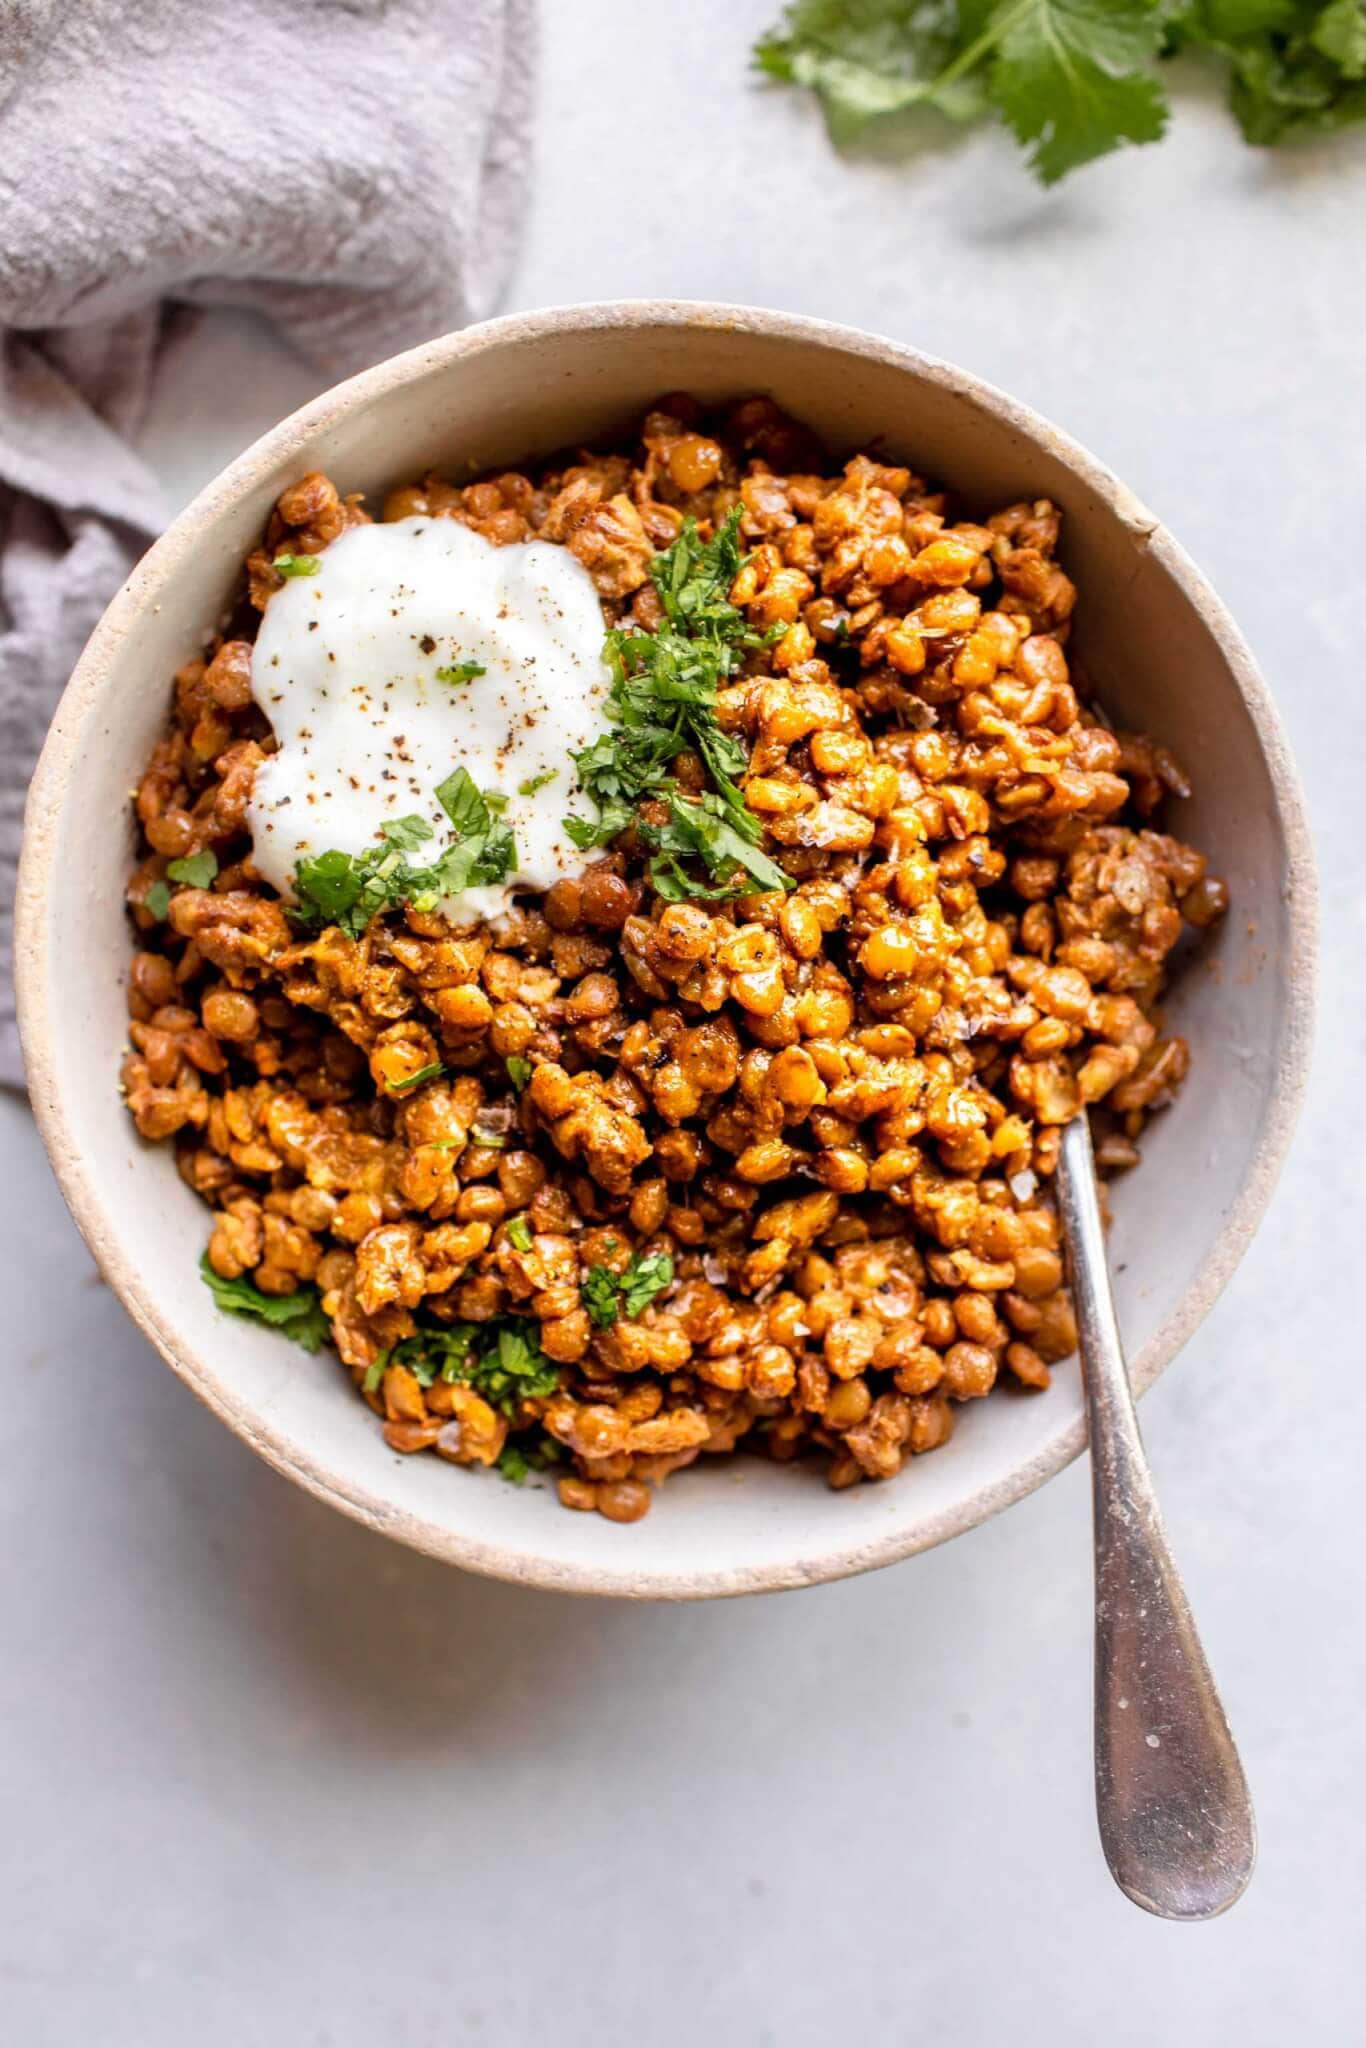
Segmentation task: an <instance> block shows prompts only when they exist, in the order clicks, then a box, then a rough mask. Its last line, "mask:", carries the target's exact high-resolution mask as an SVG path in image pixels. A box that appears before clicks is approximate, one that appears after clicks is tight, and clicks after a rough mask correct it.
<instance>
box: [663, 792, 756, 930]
mask: <svg viewBox="0 0 1366 2048" xmlns="http://www.w3.org/2000/svg"><path fill="white" fill-rule="evenodd" d="M668 803H669V819H668V823H667V824H664V825H642V826H641V837H642V839H643V840H644V841H645V843H646V845H647V846H650V847H652V848H654V850H655V858H654V859H653V860H652V861H651V862H650V885H651V887H652V888H653V889H654V890H655V892H656V894H658V895H660V896H662V897H663V898H664V900H665V902H666V903H679V902H682V901H683V900H684V898H686V897H705V898H707V899H709V900H711V901H715V900H716V899H717V898H719V897H726V896H753V895H756V894H758V893H760V892H763V891H768V890H773V889H790V888H791V887H792V880H791V877H790V876H788V875H786V874H785V873H784V872H783V870H782V869H781V868H780V867H779V866H778V864H777V862H776V861H773V860H770V859H769V857H768V855H767V854H766V853H763V852H761V850H760V849H759V847H758V846H757V845H756V844H755V839H756V837H757V834H758V820H757V819H756V818H754V817H753V813H752V812H749V811H744V812H739V813H737V811H736V809H735V807H734V806H733V805H728V804H726V803H724V802H722V800H721V799H720V798H719V797H714V796H710V795H703V796H700V797H685V796H681V795H680V794H679V793H678V792H677V791H676V790H671V791H670V792H669V798H668ZM750 820H752V826H751V824H750V822H748V821H750ZM694 858H696V859H700V860H701V861H702V862H703V863H704V865H705V867H706V870H707V873H708V875H709V876H711V877H712V880H710V881H701V880H699V879H698V878H697V877H696V876H695V875H693V874H691V873H690V872H689V871H688V870H687V869H686V868H684V867H683V866H682V865H681V862H682V860H690V859H694ZM737 871H738V877H739V878H737Z"/></svg>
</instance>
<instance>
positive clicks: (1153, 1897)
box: [1057, 1112, 1257, 1920]
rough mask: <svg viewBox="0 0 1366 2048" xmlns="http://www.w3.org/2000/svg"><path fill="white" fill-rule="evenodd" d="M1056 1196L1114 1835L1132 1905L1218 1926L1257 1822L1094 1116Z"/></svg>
mask: <svg viewBox="0 0 1366 2048" xmlns="http://www.w3.org/2000/svg"><path fill="white" fill-rule="evenodd" d="M1057 1189H1058V1204H1059V1208H1060V1210H1061V1213H1062V1222H1063V1230H1064V1233H1065V1235H1066V1238H1067V1249H1068V1255H1069V1261H1070V1265H1071V1277H1072V1290H1073V1296H1074V1299H1075V1302H1076V1310H1077V1326H1078V1330H1079V1333H1080V1340H1081V1357H1082V1368H1083V1372H1084V1376H1085V1381H1086V1405H1087V1411H1088V1415H1089V1419H1090V1430H1091V1491H1092V1501H1093V1508H1094V1525H1095V1549H1096V1672H1095V1684H1096V1697H1095V1716H1096V1720H1095V1740H1096V1812H1097V1816H1098V1818H1099V1821H1100V1838H1101V1844H1102V1846H1103V1848H1104V1850H1105V1860H1106V1862H1107V1863H1108V1864H1109V1866H1110V1872H1111V1875H1112V1876H1113V1878H1114V1880H1115V1882H1116V1884H1117V1885H1118V1886H1119V1887H1120V1889H1121V1891H1124V1892H1127V1894H1128V1896H1129V1897H1130V1898H1131V1899H1132V1900H1133V1901H1134V1903H1135V1905H1138V1906H1142V1907H1143V1908H1144V1909H1145V1910H1146V1911H1147V1912H1149V1913H1156V1914H1159V1915H1160V1916H1161V1917H1162V1918H1163V1919H1166V1920H1208V1919H1212V1918H1213V1917H1214V1915H1215V1914H1216V1913H1222V1912H1224V1911H1225V1910H1226V1909H1227V1908H1228V1907H1229V1906H1231V1905H1232V1904H1233V1903H1234V1901H1235V1899H1237V1898H1239V1897H1240V1896H1241V1894H1242V1892H1243V1890H1244V1889H1245V1887H1246V1885H1247V1882H1248V1879H1249V1878H1250V1877H1251V1875H1252V1865H1253V1861H1254V1859H1255V1857H1256V1853H1257V1833H1256V1824H1255V1822H1254V1820H1253V1815H1252V1802H1251V1800H1250V1798H1249V1796H1248V1789H1247V1780H1246V1778H1245V1777H1244V1776H1243V1767H1242V1764H1241V1763H1240V1762H1239V1760H1238V1752H1237V1750H1236V1749H1235V1747H1234V1744H1233V1737H1232V1736H1231V1735H1230V1733H1229V1727H1228V1722H1227V1721H1226V1720H1225V1718H1224V1710H1223V1707H1222V1706H1221V1705H1220V1701H1219V1695H1218V1693H1217V1691H1216V1690H1215V1685H1214V1680H1213V1678H1212V1677H1211V1675H1210V1669H1209V1665H1208V1664H1207V1663H1206V1662H1205V1653H1204V1651H1203V1650H1202V1649H1201V1647H1200V1638H1199V1636H1198V1635H1197V1634H1196V1630H1195V1623H1194V1621H1193V1620H1192V1618H1191V1611H1190V1607H1189V1604H1188V1603H1187V1600H1186V1594H1185V1589H1184V1587H1183V1586H1182V1584H1181V1579H1180V1576H1179V1574H1178V1572H1177V1569H1176V1566H1175V1564H1174V1563H1173V1562H1172V1556H1171V1552H1170V1550H1169V1549H1168V1547H1167V1537H1166V1531H1165V1530H1164V1528H1163V1526H1162V1514H1161V1510H1160V1509H1159V1507H1158V1505H1157V1496H1156V1494H1155V1493H1154V1492H1153V1484H1152V1479H1151V1476H1150V1474H1149V1471H1148V1461H1147V1457H1146V1455H1145V1453H1144V1449H1143V1439H1142V1437H1141V1436H1140V1435H1139V1429H1138V1417H1137V1415H1136V1414H1135V1412H1134V1403H1133V1396H1132V1393H1131V1392H1130V1388H1129V1374H1128V1368H1127V1367H1126V1365H1125V1363H1124V1350H1123V1347H1122V1345H1121V1343H1120V1337H1119V1325H1118V1323H1117V1322H1116V1320H1115V1305H1114V1300H1113V1297H1112V1295H1111V1293H1110V1276H1109V1270H1108V1268H1107V1266H1106V1263H1105V1240H1104V1234H1103V1231H1102V1226H1101V1217H1100V1201H1099V1197H1098V1194H1097V1189H1096V1173H1095V1159H1094V1156H1093V1154H1092V1151H1091V1131H1090V1126H1089V1124H1088V1122H1087V1119H1086V1115H1085V1112H1083V1113H1082V1114H1081V1115H1080V1116H1078V1117H1074V1118H1073V1120H1072V1122H1071V1123H1070V1124H1067V1125H1066V1126H1065V1127H1064V1129H1063V1134H1062V1153H1061V1157H1060V1159H1059V1163H1058V1176H1057Z"/></svg>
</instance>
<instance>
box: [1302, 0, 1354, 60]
mask: <svg viewBox="0 0 1366 2048" xmlns="http://www.w3.org/2000/svg"><path fill="white" fill-rule="evenodd" d="M1309 40H1310V42H1311V43H1312V44H1313V45H1314V48H1315V49H1316V50H1319V51H1321V52H1322V54H1323V55H1324V56H1325V57H1327V58H1329V59H1330V61H1331V62H1332V63H1334V64H1336V65H1337V68H1338V70H1339V71H1340V72H1341V73H1342V75H1343V77H1344V78H1352V79H1356V78H1366V0H1333V4H1332V6H1331V7H1325V8H1324V10H1323V12H1322V14H1321V15H1320V16H1319V18H1318V20H1317V22H1315V24H1314V27H1313V30H1312V31H1311V33H1310V37H1309Z"/></svg>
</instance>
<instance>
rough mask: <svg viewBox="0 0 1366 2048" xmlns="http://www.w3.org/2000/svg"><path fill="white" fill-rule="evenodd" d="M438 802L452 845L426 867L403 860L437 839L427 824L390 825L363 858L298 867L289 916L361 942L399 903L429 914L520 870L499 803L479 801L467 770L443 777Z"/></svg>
mask: <svg viewBox="0 0 1366 2048" xmlns="http://www.w3.org/2000/svg"><path fill="white" fill-rule="evenodd" d="M436 796H437V801H438V802H439V803H440V805H441V808H442V809H443V810H444V811H445V813H446V816H447V817H448V818H449V819H450V821H451V827H452V830H453V831H454V833H455V839H454V841H453V843H452V844H451V845H449V846H447V847H446V849H445V851H444V852H443V853H441V854H439V855H438V856H437V858H436V859H435V860H434V861H432V862H431V864H430V865H429V866H427V867H417V866H414V865H413V864H412V862H411V861H410V860H409V859H408V855H409V854H410V853H413V852H415V851H416V849H417V848H418V847H419V846H422V845H425V844H426V842H427V841H428V840H429V839H431V838H433V837H434V834H433V832H432V828H431V826H430V825H429V824H428V823H427V820H426V819H425V818H422V817H418V816H416V815H413V816H410V817H406V818H392V819H390V820H389V822H388V823H387V824H386V825H383V826H381V828H380V837H379V841H378V843H377V844H376V845H374V846H371V847H367V848H366V850H365V852H364V853H354V854H353V853H342V852H339V851H333V852H330V853H320V854H316V855H314V856H312V857H311V858H309V859H307V860H301V861H300V862H299V865H298V867H297V868H296V869H295V871H294V889H295V893H296V895H297V896H298V898H299V902H298V905H297V906H296V908H295V910H294V916H295V917H296V918H297V919H298V920H299V921H300V922H301V923H303V924H314V925H318V924H336V925H340V926H341V928H342V930H343V931H344V932H348V933H349V934H350V936H351V937H352V938H353V939H358V938H359V937H360V935H361V933H362V932H363V931H364V930H365V928H366V926H367V925H368V924H369V922H370V920H371V918H373V917H376V916H378V915H379V913H380V912H381V911H384V910H389V909H392V908H393V907H394V906H395V905H397V904H400V903H411V904H412V906H413V908H414V909H415V910H420V911H430V910H434V909H435V908H436V906H437V904H438V903H439V902H440V901H441V900H442V898H443V897H446V896H458V895H459V894H460V892H461V891H462V890H463V889H467V888H469V887H471V886H473V885H478V884H481V883H488V882H502V881H505V880H506V879H507V877H508V876H509V875H510V874H511V873H512V871H513V869H514V868H515V867H516V865H517V842H516V840H515V839H514V838H513V836H512V834H511V832H510V831H509V830H508V828H507V826H506V825H503V824H500V823H499V822H498V820H497V818H496V816H495V815H494V813H495V811H496V810H497V809H498V808H499V807H500V804H501V801H502V800H501V799H498V798H496V796H495V797H494V798H490V799H486V798H485V797H484V796H482V795H481V794H480V792H479V790H478V788H477V787H476V785H475V782H474V780H473V778H472V777H471V776H470V774H469V773H468V771H467V770H466V769H464V768H457V769H456V770H455V773H454V774H453V775H448V776H447V778H446V780H445V781H444V782H443V783H441V784H440V786H439V787H438V789H437V791H436Z"/></svg>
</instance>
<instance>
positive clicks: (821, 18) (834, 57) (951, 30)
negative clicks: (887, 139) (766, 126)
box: [754, 0, 988, 146]
mask: <svg viewBox="0 0 1366 2048" xmlns="http://www.w3.org/2000/svg"><path fill="white" fill-rule="evenodd" d="M986 11H988V10H986V9H984V8H982V7H981V6H979V7H978V8H977V9H976V10H975V13H976V14H977V15H981V14H983V13H984V12H986ZM973 12H974V10H971V9H964V8H956V7H954V6H953V5H952V4H949V5H944V4H939V5H916V4H915V0H909V4H908V0H796V4H795V5H793V6H790V7H789V8H788V9H787V10H786V13H785V14H784V16H783V19H782V22H781V23H780V24H779V26H778V27H776V28H774V29H771V30H770V31H769V33H768V34H767V35H766V36H764V37H763V38H762V39H761V40H760V42H759V43H758V44H757V45H756V46H755V51H754V59H755V63H756V64H757V65H758V68H759V69H760V70H761V71H763V72H766V73H767V75H768V76H769V77H770V78H774V79H777V80H779V81H780V82H782V83H784V84H788V85H802V86H808V87H809V88H810V89H811V90H812V91H814V92H815V93H817V94H818V95H819V97H820V102H821V109H822V112H823V113H824V115H825V121H826V126H827V128H828V129H829V131H830V139H831V141H832V142H834V143H836V144H838V145H841V146H843V145H845V144H847V143H850V142H852V141H854V140H855V139H856V137H857V136H858V135H859V133H860V132H861V130H862V129H863V128H864V127H866V125H867V123H868V122H869V121H872V120H876V119H877V118H879V117H880V116H882V115H886V114H899V113H904V112H905V111H906V110H907V109H908V108H911V107H917V106H924V105H929V106H933V107H934V108H935V109H936V110H937V111H938V112H939V113H941V114H944V115H947V116H948V118H949V119H950V120H955V121H968V120H971V119H973V118H974V116H976V115H978V114H980V113H982V112H983V110H984V108H985V106H986V95H985V93H984V91H983V89H982V82H981V80H980V78H978V77H974V76H973V75H972V74H971V72H970V71H969V72H966V73H965V74H964V75H961V76H953V77H949V78H948V79H947V80H946V79H945V77H944V74H945V73H946V72H947V71H948V69H949V67H950V64H951V63H952V61H953V59H954V58H955V56H956V55H957V54H958V52H959V49H960V47H961V44H962V40H963V37H964V36H965V35H966V36H968V37H969V39H970V38H971V36H972V35H973V34H975V33H976V28H975V27H974V25H973V22H972V20H971V19H969V20H966V21H965V20H962V19H961V17H962V16H964V15H965V14H966V15H968V16H972V15H973ZM979 25H980V24H979Z"/></svg>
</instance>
